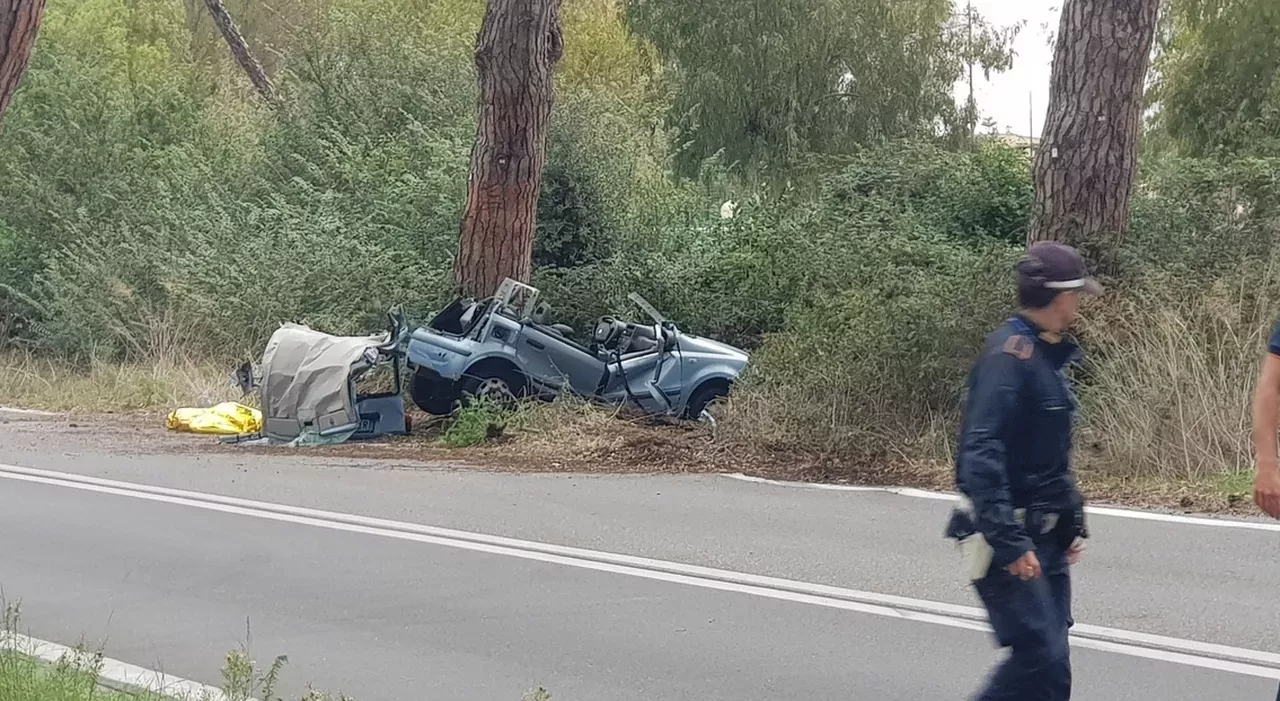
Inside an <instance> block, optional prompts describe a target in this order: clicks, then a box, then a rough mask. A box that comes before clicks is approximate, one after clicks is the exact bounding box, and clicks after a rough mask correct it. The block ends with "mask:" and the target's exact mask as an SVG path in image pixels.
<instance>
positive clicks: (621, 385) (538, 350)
mask: <svg viewBox="0 0 1280 701" xmlns="http://www.w3.org/2000/svg"><path fill="white" fill-rule="evenodd" d="M513 290H515V291H516V292H520V291H524V292H526V293H531V295H532V298H533V300H535V301H536V296H537V294H538V292H537V290H536V289H534V288H531V287H528V286H526V285H520V284H519V283H512V282H511V281H507V282H506V283H504V285H503V287H502V288H500V290H499V293H498V294H497V295H495V297H494V298H493V299H491V300H490V301H488V302H485V303H480V302H471V303H470V304H471V310H472V312H471V313H476V314H478V315H479V318H477V319H474V320H473V321H472V322H465V323H464V325H465V326H466V328H465V329H464V330H463V332H462V333H449V332H447V331H443V330H440V329H438V328H432V327H431V326H424V327H420V328H418V329H416V330H415V331H414V332H413V333H412V334H411V335H410V337H409V339H408V342H407V344H406V354H407V360H408V363H409V365H410V367H411V368H412V369H413V370H414V371H415V372H417V373H418V375H419V378H420V382H419V383H417V384H415V397H414V399H415V401H417V402H418V404H419V405H420V406H422V408H424V409H426V408H427V404H429V403H430V402H427V401H423V400H424V399H428V398H425V397H422V396H420V394H421V393H423V392H431V393H435V394H437V395H440V396H439V397H437V398H438V399H443V400H445V401H443V402H435V406H437V407H440V406H451V405H452V402H451V401H450V400H451V397H450V396H449V395H451V394H452V395H457V396H459V397H460V395H458V393H459V392H460V391H461V386H462V382H463V380H464V378H466V377H468V376H471V375H473V374H474V373H473V369H474V368H477V367H481V368H483V367H495V366H501V367H507V368H514V369H515V370H516V371H518V372H519V373H520V375H521V376H522V377H521V379H522V380H523V381H524V382H526V383H527V385H528V387H529V388H530V389H531V390H532V391H533V392H534V393H536V394H537V395H539V396H541V397H543V398H553V397H555V396H557V395H560V394H563V393H565V392H569V393H572V394H573V395H576V396H579V397H584V398H588V399H591V400H595V401H600V402H604V403H609V404H615V405H623V404H630V405H632V406H637V405H638V408H640V409H642V410H643V411H645V412H647V413H651V414H669V415H673V416H680V417H686V418H697V417H698V415H699V414H701V413H702V409H703V407H701V406H690V402H691V401H696V402H699V403H705V402H704V401H703V400H704V399H705V398H706V397H707V396H708V395H714V396H716V397H719V396H723V395H724V394H725V393H727V391H728V389H729V388H730V387H731V386H732V385H733V383H734V382H735V381H736V380H737V379H738V377H739V375H740V374H741V373H742V371H743V370H744V369H745V367H746V364H747V360H748V354H747V353H746V351H744V350H741V349H739V348H735V347H733V346H730V345H728V344H725V343H721V342H719V341H715V340H712V339H709V338H704V337H701V336H697V335H693V334H688V333H685V332H683V331H680V329H679V328H678V327H677V326H676V325H675V324H673V323H671V322H669V321H667V320H665V319H663V318H662V317H661V315H659V314H658V313H657V312H656V311H654V310H653V308H652V307H651V306H649V304H648V303H647V302H645V301H644V300H643V298H640V297H639V296H638V295H633V296H632V299H633V301H636V302H637V304H639V305H640V307H641V309H642V310H644V311H646V312H647V313H648V314H649V315H650V316H651V317H653V318H652V319H651V321H652V323H643V324H640V323H634V322H633V323H627V322H621V321H618V320H615V319H613V318H612V317H602V318H601V320H600V321H599V322H598V324H597V327H596V330H595V331H594V332H593V333H592V343H591V345H590V346H586V345H583V344H581V343H579V342H577V341H575V340H573V339H572V338H571V337H570V335H569V334H568V333H566V330H567V327H561V326H558V325H551V324H547V323H539V322H538V321H535V320H534V319H533V318H532V317H535V316H537V314H536V313H534V314H527V313H525V312H528V311H529V310H530V309H531V308H532V307H533V302H530V303H529V304H527V305H526V307H525V309H524V310H514V309H513V307H512V306H511V304H510V301H511V300H510V297H511V296H512V294H513ZM455 304H458V302H455ZM443 313H444V312H442V314H443ZM617 329H621V330H620V331H616V333H615V330H617ZM611 334H612V336H611ZM619 334H621V336H622V338H623V339H625V340H624V341H623V343H626V344H627V347H624V348H617V347H614V348H610V347H609V343H610V342H611V341H616V340H617V338H616V337H617V336H618V335H619ZM637 335H638V336H646V338H642V339H640V342H641V345H643V343H648V342H652V343H653V344H654V345H653V347H650V348H643V349H639V350H635V351H632V352H628V348H630V343H632V342H634V341H635V340H636V339H635V337H636V336H637ZM649 336H652V338H649ZM598 339H604V343H598V342H597V340H598ZM713 390H719V391H713ZM433 413H435V412H433Z"/></svg>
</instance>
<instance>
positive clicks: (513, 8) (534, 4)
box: [454, 0, 564, 297]
mask: <svg viewBox="0 0 1280 701" xmlns="http://www.w3.org/2000/svg"><path fill="white" fill-rule="evenodd" d="M560 3H561V0H489V4H488V8H487V10H486V11H485V16H484V22H483V24H482V25H481V27H480V34H479V36H478V37H477V39H476V54H475V61H476V72H477V77H478V79H479V83H480V101H479V121H478V124H477V125H476V142H475V146H474V147H473V148H472V151H471V174H470V178H469V179H468V182H467V205H466V210H465V212H464V213H463V217H462V232H461V235H460V236H459V240H458V256H457V259H456V261H455V263H454V277H455V279H456V280H457V283H458V286H459V288H460V289H461V290H462V292H463V293H465V294H469V295H473V296H478V297H485V296H488V295H490V294H493V292H494V290H496V289H497V287H498V284H499V283H501V282H502V279H503V278H504V277H510V278H514V279H516V280H520V281H523V282H527V281H528V280H529V277H530V275H531V273H532V272H533V234H534V226H535V224H536V214H537V209H538V195H539V192H540V190H541V187H542V166H543V163H544V162H545V161H546V137H547V123H548V121H549V120H550V118H551V106H552V103H553V102H554V100H555V93H554V86H553V84H552V76H553V73H554V70H555V65H556V62H557V61H559V60H560V56H561V53H562V52H563V48H564V43H563V37H562V35H561V30H560Z"/></svg>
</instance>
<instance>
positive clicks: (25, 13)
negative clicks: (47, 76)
mask: <svg viewBox="0 0 1280 701" xmlns="http://www.w3.org/2000/svg"><path fill="white" fill-rule="evenodd" d="M43 17H44V0H0V120H3V119H4V113H5V110H6V109H8V108H9V101H10V100H12V99H13V94H14V93H15V92H17V91H18V83H19V82H21V81H22V74H23V73H24V72H25V71H26V69H27V61H28V60H29V59H30V58H31V47H33V46H34V45H35V43H36V33H37V32H39V31H40V20H41V19H42V18H43Z"/></svg>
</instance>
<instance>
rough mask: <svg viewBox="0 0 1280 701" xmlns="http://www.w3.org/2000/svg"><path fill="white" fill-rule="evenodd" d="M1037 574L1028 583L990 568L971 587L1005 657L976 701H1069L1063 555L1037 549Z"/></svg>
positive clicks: (1047, 547) (1052, 548) (1046, 547)
mask: <svg viewBox="0 0 1280 701" xmlns="http://www.w3.org/2000/svg"><path fill="white" fill-rule="evenodd" d="M1036 557H1037V558H1038V559H1039V560H1040V566H1041V569H1042V573H1041V575H1040V577H1039V578H1037V579H1033V580H1030V581H1027V582H1024V581H1022V580H1021V579H1018V578H1017V577H1015V576H1013V575H1011V574H1009V573H1008V572H1006V571H1005V570H1002V569H1000V570H998V569H996V568H992V572H990V573H989V574H988V575H987V576H986V577H985V578H984V579H981V580H978V581H977V582H976V583H975V588H976V589H977V590H978V597H979V598H980V599H982V604H983V605H984V606H985V607H986V609H987V616H988V618H989V619H990V622H991V627H992V629H993V630H994V632H995V636H996V640H997V641H998V642H999V643H1000V646H1001V647H1006V648H1009V650H1010V654H1009V656H1008V657H1007V658H1005V660H1004V661H1003V662H1001V663H1000V665H999V666H997V667H996V668H995V670H994V671H993V672H992V673H991V676H990V677H989V678H988V679H987V684H986V688H985V689H983V691H982V692H981V693H979V694H978V696H977V697H976V698H975V701H1068V699H1070V698H1071V654H1070V649H1069V646H1068V644H1067V634H1068V630H1069V629H1070V628H1071V626H1072V624H1073V620H1072V618H1071V573H1070V571H1069V569H1068V567H1067V558H1066V553H1065V551H1064V550H1063V549H1062V548H1061V546H1058V545H1056V544H1052V543H1049V544H1041V545H1038V546H1037V549H1036Z"/></svg>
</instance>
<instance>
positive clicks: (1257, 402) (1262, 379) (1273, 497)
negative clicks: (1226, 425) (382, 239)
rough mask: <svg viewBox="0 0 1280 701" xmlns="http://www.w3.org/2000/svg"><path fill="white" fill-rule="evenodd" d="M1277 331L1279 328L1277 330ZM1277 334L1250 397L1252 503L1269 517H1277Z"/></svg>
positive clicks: (1279, 471) (1279, 384) (1279, 405)
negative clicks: (1252, 472)
mask: <svg viewBox="0 0 1280 701" xmlns="http://www.w3.org/2000/svg"><path fill="white" fill-rule="evenodd" d="M1277 331H1278V332H1280V326H1278V327H1277ZM1278 435H1280V333H1277V334H1275V335H1273V336H1272V339H1271V344H1270V347H1269V349H1268V352H1267V354H1266V357H1264V358H1263V360H1262V372H1261V373H1259V375H1258V386H1257V388H1256V389H1255V390H1254V395H1253V456H1254V463H1255V465H1256V469H1257V476H1256V477H1255V480H1254V490H1253V500H1254V502H1256V503H1257V505H1258V508H1260V509H1262V510H1263V511H1264V512H1266V513H1267V515H1269V516H1271V517H1272V518H1280V462H1278V461H1277V440H1278V438H1277V437H1278Z"/></svg>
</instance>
